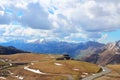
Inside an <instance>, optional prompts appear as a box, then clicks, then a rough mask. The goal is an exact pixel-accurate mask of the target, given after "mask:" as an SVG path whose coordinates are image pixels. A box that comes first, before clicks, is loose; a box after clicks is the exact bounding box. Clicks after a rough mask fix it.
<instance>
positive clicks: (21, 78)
mask: <svg viewBox="0 0 120 80" xmlns="http://www.w3.org/2000/svg"><path fill="white" fill-rule="evenodd" d="M15 77H16V78H18V79H19V80H23V79H24V77H23V76H19V75H17V76H15Z"/></svg>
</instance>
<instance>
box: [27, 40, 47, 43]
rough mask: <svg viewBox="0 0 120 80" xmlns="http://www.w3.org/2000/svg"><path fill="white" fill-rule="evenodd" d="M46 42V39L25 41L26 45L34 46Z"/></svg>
mask: <svg viewBox="0 0 120 80" xmlns="http://www.w3.org/2000/svg"><path fill="white" fill-rule="evenodd" d="M46 42H48V40H46V39H35V40H27V43H36V44H42V43H46Z"/></svg>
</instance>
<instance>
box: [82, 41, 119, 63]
mask: <svg viewBox="0 0 120 80" xmlns="http://www.w3.org/2000/svg"><path fill="white" fill-rule="evenodd" d="M99 50H100V51H99V52H98V53H97V54H92V55H89V56H87V57H85V58H83V60H84V61H87V62H92V63H97V64H100V65H106V64H119V63H120V41H117V42H113V43H108V44H106V45H105V46H104V47H102V48H101V49H99Z"/></svg>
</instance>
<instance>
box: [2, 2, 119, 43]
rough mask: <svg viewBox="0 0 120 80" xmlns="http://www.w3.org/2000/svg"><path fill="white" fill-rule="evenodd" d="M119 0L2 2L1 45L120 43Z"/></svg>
mask: <svg viewBox="0 0 120 80" xmlns="http://www.w3.org/2000/svg"><path fill="white" fill-rule="evenodd" d="M119 35H120V0H0V42H6V41H12V40H25V41H34V40H37V39H39V40H43V39H46V40H55V41H68V42H83V41H89V40H90V41H98V42H103V43H107V42H113V41H117V40H120V36H119Z"/></svg>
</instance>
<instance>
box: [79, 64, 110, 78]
mask: <svg viewBox="0 0 120 80" xmlns="http://www.w3.org/2000/svg"><path fill="white" fill-rule="evenodd" d="M101 68H102V72H100V73H97V74H94V75H91V76H88V77H86V78H83V79H80V80H94V79H96V78H98V77H101V76H103V75H105V74H108V73H110V72H111V70H110V69H109V68H107V67H102V66H101Z"/></svg>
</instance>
